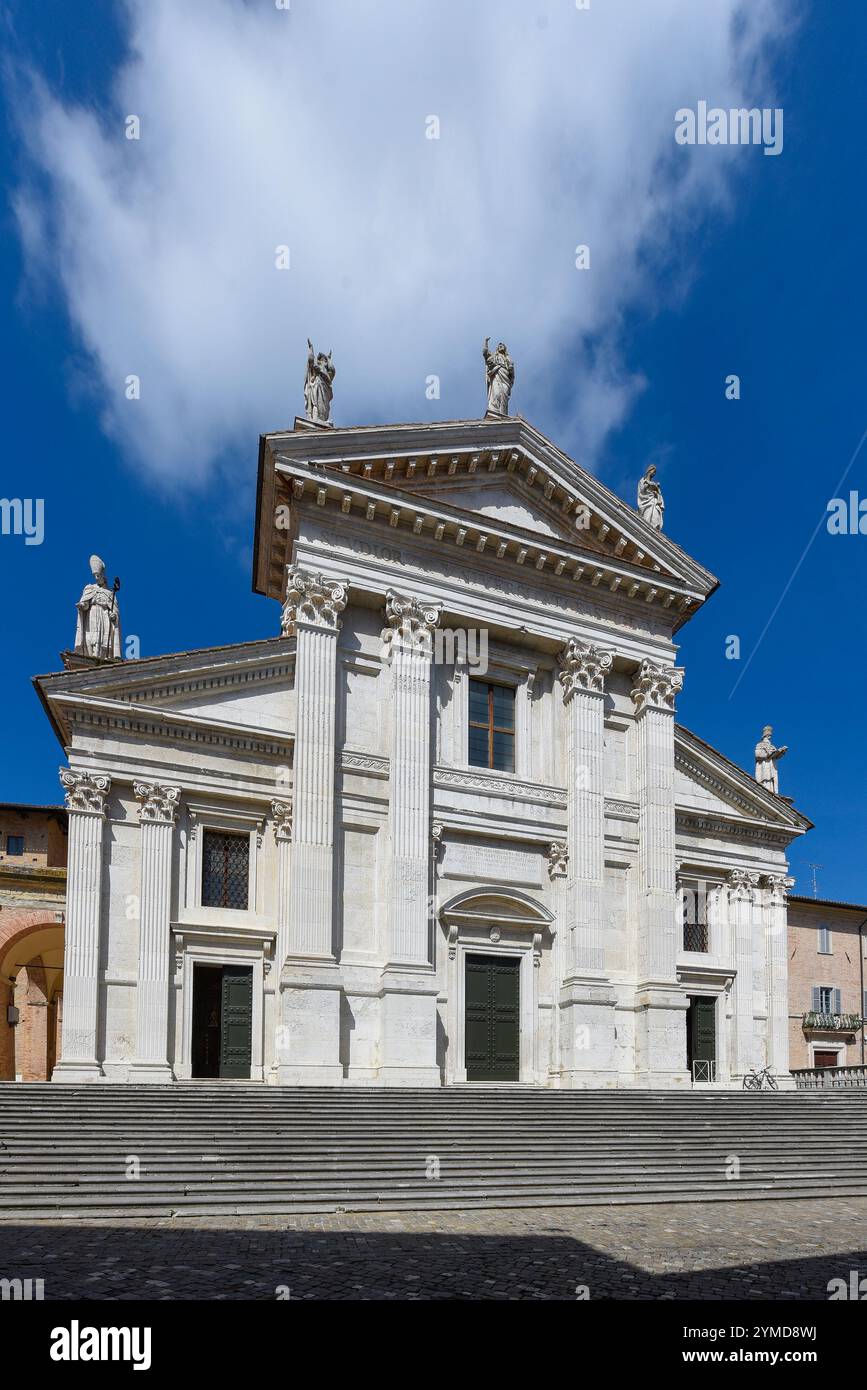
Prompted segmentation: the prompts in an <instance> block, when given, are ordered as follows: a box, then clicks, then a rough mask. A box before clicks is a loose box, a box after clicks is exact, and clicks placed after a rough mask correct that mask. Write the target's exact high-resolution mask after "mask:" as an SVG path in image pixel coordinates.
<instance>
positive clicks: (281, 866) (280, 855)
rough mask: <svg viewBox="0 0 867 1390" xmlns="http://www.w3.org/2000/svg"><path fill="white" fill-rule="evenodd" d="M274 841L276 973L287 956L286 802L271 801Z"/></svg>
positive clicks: (289, 817) (288, 858)
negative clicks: (275, 865)
mask: <svg viewBox="0 0 867 1390" xmlns="http://www.w3.org/2000/svg"><path fill="white" fill-rule="evenodd" d="M271 815H272V817H273V821H274V839H275V841H276V842H277V972H278V977H279V972H280V971H281V970H282V969H283V966H284V965H285V963H286V957H287V956H288V954H289V910H290V899H289V893H290V885H291V866H292V807H291V805H290V803H289V802H288V801H272V802H271Z"/></svg>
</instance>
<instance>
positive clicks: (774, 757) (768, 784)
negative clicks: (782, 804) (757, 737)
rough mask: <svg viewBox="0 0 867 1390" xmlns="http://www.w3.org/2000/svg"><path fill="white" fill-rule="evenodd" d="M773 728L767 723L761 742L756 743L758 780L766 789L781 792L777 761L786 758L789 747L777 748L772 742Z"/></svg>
mask: <svg viewBox="0 0 867 1390" xmlns="http://www.w3.org/2000/svg"><path fill="white" fill-rule="evenodd" d="M773 732H774V731H773V729H772V728H771V726H770V724H766V725H765V727H764V728H763V729H762V737H761V742H759V743H757V744H756V781H757V782H758V784H759V786H760V787H764V789H765V791H769V792H776V794H777V796H779V794H780V780H779V774H778V772H777V763H778V762H779V760H780V758H784V757H785V756H786V754H787V753H788V751H789V750H788V748H787V747H785V746H783V747H782V748H775V747H774V745H773V743H772V742H771V734H772V733H773Z"/></svg>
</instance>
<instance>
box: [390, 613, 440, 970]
mask: <svg viewBox="0 0 867 1390" xmlns="http://www.w3.org/2000/svg"><path fill="white" fill-rule="evenodd" d="M385 616H386V622H387V624H388V628H387V630H386V632H385V633H384V640H385V641H386V643H387V646H388V659H389V661H390V663H391V681H392V686H391V688H392V746H391V764H390V778H391V781H390V806H389V828H390V833H391V883H392V889H391V912H390V919H389V942H388V960H389V963H390V964H394V963H400V964H409V965H414V966H427V965H428V964H429V944H428V933H429V914H428V896H429V892H430V888H429V879H430V859H429V854H430V843H431V818H430V756H431V754H430V741H431V716H430V701H431V695H430V687H431V636H432V633H433V630H434V628H435V627H436V625H437V623H438V622H439V609H438V607H437V606H436V605H431V604H422V603H419V601H418V600H417V599H412V598H403V597H401V596H400V595H398V594H396V593H394V592H393V591H392V590H389V592H388V594H387V595H386V604H385Z"/></svg>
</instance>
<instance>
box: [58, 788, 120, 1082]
mask: <svg viewBox="0 0 867 1390" xmlns="http://www.w3.org/2000/svg"><path fill="white" fill-rule="evenodd" d="M60 781H61V785H62V786H63V789H64V793H65V796H64V799H65V803H66V809H67V811H68V812H69V848H68V861H67V875H66V924H65V931H64V951H63V967H64V977H63V996H64V998H63V1037H62V1048H61V1060H60V1062H58V1064H57V1066H56V1067H55V1069H54V1077H55V1079H57V1080H63V1081H89V1080H95V1079H96V1078H97V1077H98V1076H100V1074H101V1067H100V1064H99V1062H98V1060H97V1055H96V1053H97V1037H98V1030H99V945H100V925H101V907H102V841H103V824H104V822H105V803H106V798H107V796H108V793H109V791H110V790H111V778H110V777H107V776H105V775H104V774H102V773H91V772H73V771H72V770H71V769H69V768H61V769H60Z"/></svg>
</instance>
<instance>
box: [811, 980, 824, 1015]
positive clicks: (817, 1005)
mask: <svg viewBox="0 0 867 1390" xmlns="http://www.w3.org/2000/svg"><path fill="white" fill-rule="evenodd" d="M811 1008H812V1011H813V1013H814V1014H817V1013H820V1012H821V1008H822V1001H821V999H820V998H819V986H818V985H813V1003H812V1005H811Z"/></svg>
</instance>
